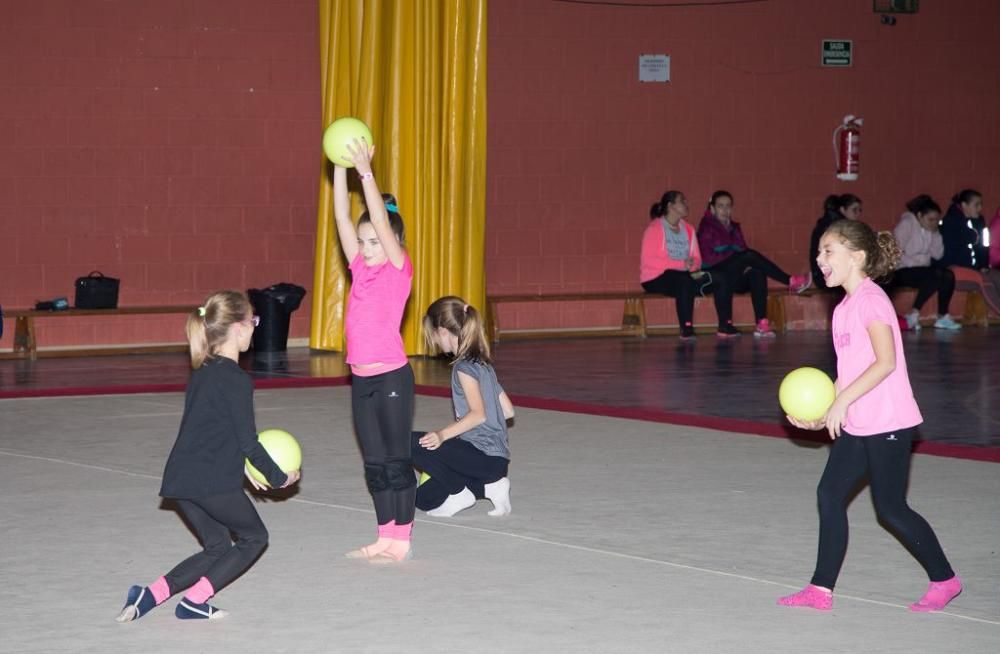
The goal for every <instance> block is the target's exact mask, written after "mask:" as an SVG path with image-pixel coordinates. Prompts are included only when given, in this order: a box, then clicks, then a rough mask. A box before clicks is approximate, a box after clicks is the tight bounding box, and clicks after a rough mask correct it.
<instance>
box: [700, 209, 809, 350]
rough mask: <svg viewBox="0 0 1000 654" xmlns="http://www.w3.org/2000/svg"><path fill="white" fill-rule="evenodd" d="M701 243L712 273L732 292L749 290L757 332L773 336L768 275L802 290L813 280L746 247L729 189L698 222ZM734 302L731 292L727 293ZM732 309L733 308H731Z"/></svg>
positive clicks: (791, 289) (705, 261)
mask: <svg viewBox="0 0 1000 654" xmlns="http://www.w3.org/2000/svg"><path fill="white" fill-rule="evenodd" d="M698 245H699V247H700V248H701V258H702V261H703V264H702V265H703V268H704V269H705V270H708V271H709V272H711V273H712V274H713V275H722V276H724V277H725V278H726V279H727V281H728V282H729V283H728V284H727V286H728V288H729V289H730V290H731V293H744V292H746V291H750V297H751V300H752V301H753V312H754V319H755V320H756V323H757V327H756V329H755V330H754V336H757V337H764V338H770V337H774V331H773V330H772V329H771V326H770V324H769V323H768V320H767V278H768V277H770V278H771V279H773V280H775V281H777V282H779V283H781V284H785V285H787V286H788V288H789V290H790V291H792V292H793V293H801V292H802V291H804V290H806V289H807V288H809V285H810V284H811V283H812V281H811V276H810V275H809V274H806V275H789V274H788V273H786V272H785V271H784V270H782V269H781V268H779V267H778V266H777V265H776V264H774V263H773V262H772V261H771V260H770V259H768V258H767V257H765V256H764V255H762V254H761V253H760V252H757V251H756V250H751V249H750V248H749V247H747V243H746V239H744V238H743V230H742V229H740V224H739V223H737V222H733V196H732V194H731V193H729V192H728V191H716V192H715V193H713V194H712V199H711V201H709V203H708V207H707V208H706V209H705V215H704V216H702V218H701V223H700V224H699V225H698ZM728 302H729V303H730V306H731V303H732V295H731V294H730V295H729V296H728ZM730 312H731V308H730Z"/></svg>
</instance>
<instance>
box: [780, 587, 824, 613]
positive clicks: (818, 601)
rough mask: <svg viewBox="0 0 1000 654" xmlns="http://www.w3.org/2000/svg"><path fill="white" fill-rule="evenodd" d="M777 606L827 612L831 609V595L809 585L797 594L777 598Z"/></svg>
mask: <svg viewBox="0 0 1000 654" xmlns="http://www.w3.org/2000/svg"><path fill="white" fill-rule="evenodd" d="M778 604H780V605H782V606H807V607H809V608H812V609H818V610H820V611H829V610H830V609H832V608H833V593H832V592H830V591H828V590H824V589H823V588H820V587H819V586H814V585H812V584H809V585H808V586H806V587H805V588H803V589H802V590H800V591H799V592H797V593H793V594H791V595H786V596H784V597H779V598H778Z"/></svg>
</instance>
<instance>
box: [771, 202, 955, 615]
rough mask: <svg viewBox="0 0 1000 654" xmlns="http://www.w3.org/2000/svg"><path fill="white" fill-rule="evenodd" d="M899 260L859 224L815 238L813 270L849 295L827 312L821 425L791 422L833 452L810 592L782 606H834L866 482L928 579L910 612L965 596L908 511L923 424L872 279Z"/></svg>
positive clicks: (889, 309) (925, 527)
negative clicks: (827, 387) (819, 434)
mask: <svg viewBox="0 0 1000 654" xmlns="http://www.w3.org/2000/svg"><path fill="white" fill-rule="evenodd" d="M899 257H900V251H899V247H898V246H897V245H896V242H895V240H894V239H893V238H892V235H891V234H890V233H889V232H882V233H880V234H877V235H876V234H875V232H874V231H873V230H872V229H871V227H869V226H868V225H866V224H864V223H862V222H861V221H858V220H838V221H836V222H834V223H833V224H832V225H830V227H829V228H828V229H827V230H826V232H825V233H824V234H823V236H822V238H821V239H820V242H819V252H818V256H817V257H816V262H817V263H818V264H819V269H820V272H822V274H823V278H824V279H825V281H826V284H827V286H829V287H831V288H832V287H836V286H842V287H843V288H844V290H845V291H847V295H846V296H845V297H844V299H843V300H841V302H840V304H838V305H837V308H836V309H835V310H834V312H833V325H832V328H833V347H834V349H835V350H836V352H837V382H836V387H837V397H836V399H835V400H834V402H833V404H832V405H831V406H830V408H829V410H828V411H827V413H826V416H824V417H823V418H821V419H820V420H817V421H814V422H803V421H801V420H797V419H795V418H792V417H790V416H789V417H788V420H789V421H790V422H791V423H792V424H794V425H795V426H797V427H800V428H802V429H816V430H819V429H826V430H827V431H828V432H829V433H830V438H832V439H833V445H832V446H831V447H830V458H829V459H828V460H827V463H826V469H825V470H824V471H823V476H822V478H821V479H820V482H819V488H818V489H817V495H818V496H819V553H818V555H817V560H816V570H815V573H814V574H813V577H812V581H811V582H810V583H809V585H808V586H806V587H805V588H804V589H802V590H801V591H799V592H797V593H795V594H793V595H788V596H787V597H782V598H781V599H779V600H778V603H779V604H782V605H785V606H806V607H810V608H814V609H821V610H829V609H831V608H833V587H834V584H836V582H837V577H838V575H839V574H840V567H841V565H842V564H843V562H844V555H845V554H846V553H847V504H848V502H849V500H850V498H851V496H852V493H853V491H854V488H855V486H856V485H857V484H858V482H860V481H861V480H862V479H863V478H865V477H866V476H867V478H868V481H869V483H870V484H871V494H872V500H873V501H874V504H875V510H876V512H877V513H878V517H879V519H880V520H881V521H882V522H884V523H885V524H887V525H889V527H890V528H891V529H892V531H893V532H894V533H895V535H896V536H897V538H899V540H900V541H902V542H903V544H904V545H905V546H906V547H907V549H909V550H910V552H912V553H913V554H914V556H916V558H917V561H919V562H920V565H922V566H923V568H924V570H926V571H927V575H928V577H930V587H929V588H928V589H927V592H926V593H925V594H924V596H923V597H922V598H920V599H919V600H918V601H917V602H915V603H913V604H911V605H910V609H911V610H913V611H940V610H941V609H943V608H944V607H945V606H946V605H947V604H948V602H950V601H951V600H952V599H954V598H955V597H956V596H957V595H958V594H959V593H960V592H962V582H961V580H960V579H959V578H958V576H957V575H956V574H955V572H954V571H953V570H952V569H951V565H950V564H949V563H948V559H947V558H946V557H945V555H944V551H942V549H941V545H940V543H938V539H937V536H935V534H934V530H933V529H931V526H930V525H929V524H927V521H926V520H924V518H923V517H921V516H920V514H919V513H917V512H916V511H914V510H913V509H911V508H910V507H909V505H908V504H907V503H906V486H907V477H908V476H909V469H910V446H911V444H912V441H913V434H914V428H915V427H916V426H917V425H919V424H920V423H921V422H922V421H923V418H922V417H921V415H920V409H918V408H917V403H916V401H915V400H914V399H913V391H912V390H911V389H910V380H909V377H908V376H907V373H906V360H905V359H904V357H903V343H902V339H901V337H900V333H899V322H898V321H897V319H896V312H895V310H894V309H893V306H892V302H890V301H889V297H888V296H887V295H886V294H885V292H884V291H883V290H882V289H881V288H879V287H878V286H877V285H876V284H875V282H873V281H872V278H873V277H874V278H876V279H878V278H880V277H884V276H886V275H887V274H889V273H890V272H891V271H892V270H893V269H894V268H895V267H896V263H897V261H898V260H899Z"/></svg>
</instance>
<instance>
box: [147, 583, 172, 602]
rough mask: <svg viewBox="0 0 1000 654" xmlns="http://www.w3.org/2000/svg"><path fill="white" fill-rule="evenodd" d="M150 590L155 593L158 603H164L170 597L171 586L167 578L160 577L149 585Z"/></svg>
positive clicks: (154, 597)
mask: <svg viewBox="0 0 1000 654" xmlns="http://www.w3.org/2000/svg"><path fill="white" fill-rule="evenodd" d="M149 592H151V593H152V594H153V599H154V600H156V605H157V606H159V605H160V604H163V603H164V602H166V601H167V600H168V599H170V586H168V585H167V578H166V577H160V578H159V579H157V580H156V581H154V582H153V583H151V584H150V585H149Z"/></svg>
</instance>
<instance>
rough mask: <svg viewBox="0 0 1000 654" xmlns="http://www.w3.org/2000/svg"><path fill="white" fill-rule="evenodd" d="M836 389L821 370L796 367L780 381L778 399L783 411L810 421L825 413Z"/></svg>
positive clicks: (834, 397)
mask: <svg viewBox="0 0 1000 654" xmlns="http://www.w3.org/2000/svg"><path fill="white" fill-rule="evenodd" d="M836 397H837V391H836V389H835V388H834V386H833V382H832V381H831V380H830V378H829V377H828V376H827V375H826V373H825V372H823V371H822V370H818V369H816V368H798V369H796V370H793V371H791V372H790V373H788V374H787V375H785V378H784V379H783V380H782V382H781V387H780V388H779V389H778V401H779V402H780V403H781V408H782V409H784V411H785V413H786V414H788V415H790V416H792V417H793V418H798V419H799V420H804V421H806V422H812V421H813V420H819V419H820V418H822V417H823V416H824V415H826V412H827V410H828V409H829V408H830V405H831V404H833V400H834V399H836Z"/></svg>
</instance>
